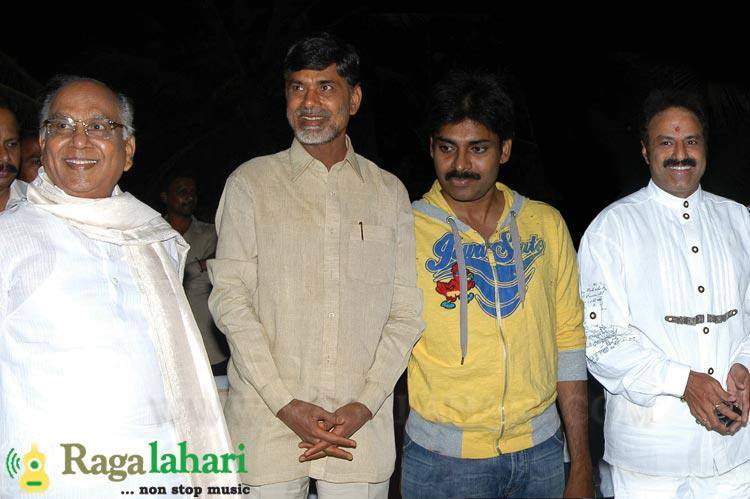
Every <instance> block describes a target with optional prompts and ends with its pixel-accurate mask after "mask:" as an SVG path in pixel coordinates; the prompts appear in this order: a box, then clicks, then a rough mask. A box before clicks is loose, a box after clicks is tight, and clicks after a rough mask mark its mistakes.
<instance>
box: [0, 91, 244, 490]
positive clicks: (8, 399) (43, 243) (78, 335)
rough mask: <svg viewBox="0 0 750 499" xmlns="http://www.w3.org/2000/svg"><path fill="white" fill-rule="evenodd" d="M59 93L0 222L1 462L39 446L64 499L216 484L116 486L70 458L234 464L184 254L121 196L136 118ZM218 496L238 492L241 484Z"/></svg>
mask: <svg viewBox="0 0 750 499" xmlns="http://www.w3.org/2000/svg"><path fill="white" fill-rule="evenodd" d="M58 83H59V84H58V85H57V88H56V89H55V90H53V91H52V92H51V93H50V94H49V95H48V96H47V98H46V100H45V102H44V105H43V108H42V111H41V120H40V121H41V127H40V144H41V150H42V163H43V165H44V167H43V169H41V170H40V172H39V176H38V178H37V179H36V180H34V182H33V183H32V184H30V185H29V187H28V192H27V200H26V201H22V202H20V203H17V204H15V205H14V206H12V207H11V208H10V209H9V210H7V211H6V212H5V213H4V214H3V216H2V217H0V234H3V235H6V234H11V235H12V237H2V238H0V260H2V262H3V264H2V267H0V435H2V438H1V439H0V441H2V444H3V451H5V450H6V449H10V448H13V449H16V450H17V451H18V453H19V454H21V455H23V453H25V452H27V451H28V449H29V448H31V446H32V444H36V446H37V448H38V449H39V451H40V452H42V453H45V454H46V456H47V460H46V465H47V469H46V475H47V477H51V483H50V484H49V490H50V492H52V491H54V493H55V497H66V498H67V497H120V496H121V493H122V491H123V490H130V489H132V488H134V486H136V485H137V486H138V487H143V486H164V487H166V488H167V489H168V490H169V489H171V487H172V486H174V485H179V484H183V485H188V484H193V485H197V484H202V483H206V482H212V481H216V480H211V476H210V475H201V474H188V475H174V474H166V475H164V474H159V473H156V474H155V473H145V474H139V475H138V476H137V478H134V479H133V483H132V484H129V485H128V486H123V485H122V484H117V483H114V482H112V481H110V480H107V477H104V476H97V475H96V474H95V473H92V471H96V470H95V469H94V467H92V466H91V463H88V460H89V459H91V458H90V457H83V456H82V455H81V452H79V451H78V450H76V451H75V452H72V453H71V454H72V455H74V456H77V457H78V458H80V459H79V460H78V461H76V460H75V459H73V460H72V461H71V459H69V457H70V456H68V457H66V456H65V454H68V453H69V451H64V449H63V448H61V447H62V446H61V444H64V443H76V444H80V445H81V446H83V447H84V448H85V449H86V450H87V451H88V453H89V454H101V455H104V456H112V455H115V454H116V455H123V454H129V455H131V456H132V455H133V454H140V455H141V456H143V457H144V460H145V461H146V462H148V463H150V462H151V461H150V460H151V457H150V455H149V454H150V453H151V450H152V449H153V444H151V443H152V442H155V443H156V448H157V449H158V453H159V454H162V455H163V454H164V453H167V452H170V453H172V454H177V453H178V452H177V451H178V447H181V442H183V441H184V442H185V444H184V446H185V447H186V448H187V449H189V452H190V453H192V454H195V455H197V456H203V455H205V454H207V453H213V454H217V455H218V454H224V453H228V452H231V451H230V449H231V446H230V443H229V437H228V433H227V430H226V425H225V423H224V419H223V416H222V414H221V409H220V406H219V401H218V397H217V394H216V390H215V387H214V384H213V380H212V377H211V371H210V367H209V364H208V359H207V357H206V353H205V350H204V348H203V344H202V341H201V336H200V332H199V330H198V328H197V326H196V324H195V321H194V320H193V317H192V314H191V313H190V308H189V306H188V303H187V300H186V298H185V295H184V292H183V290H182V283H181V281H182V279H181V273H182V271H183V269H184V265H185V255H186V253H187V249H188V248H187V245H186V243H185V242H184V240H183V239H182V237H181V236H180V235H179V234H178V233H177V232H175V231H174V230H173V229H172V228H171V227H170V226H169V224H168V223H167V222H166V221H165V220H164V219H163V218H162V217H161V215H160V214H159V213H158V212H156V211H154V210H152V209H151V208H149V207H148V206H146V205H145V204H143V203H141V202H140V201H138V200H137V199H136V198H134V197H133V196H131V195H130V194H128V193H123V192H122V191H120V189H119V188H118V187H117V182H118V181H119V179H120V177H121V176H122V174H123V172H125V171H127V170H129V169H130V168H131V167H132V165H133V154H134V153H135V136H134V135H133V125H132V122H133V111H132V106H131V104H130V102H129V100H128V99H127V98H126V97H125V96H124V95H122V94H117V93H115V92H113V91H112V90H111V89H110V88H109V87H107V86H106V85H105V84H103V83H101V82H99V81H96V80H92V79H88V78H80V77H66V78H62V79H59V82H58ZM150 444H151V445H150ZM188 462H190V461H188ZM86 463H88V466H89V467H88V468H87V467H86V466H82V465H84V464H86ZM159 464H161V462H160V463H159ZM109 466H110V467H113V466H115V464H114V462H113V461H111V460H110V461H109ZM147 467H148V468H150V466H147ZM100 468H101V467H100ZM105 468H106V467H105ZM38 471H39V470H37V472H38ZM63 471H65V474H63ZM71 471H72V473H70V472H71ZM87 471H88V474H85V473H86V472H87ZM98 471H100V472H101V471H102V470H101V469H100V470H98ZM232 471H234V470H232ZM104 472H106V469H105V470H104ZM110 479H111V477H110ZM22 481H23V480H22ZM221 481H222V482H225V483H227V484H231V485H236V484H237V483H238V482H237V481H236V476H234V474H233V473H230V474H224V475H221ZM44 483H46V482H44V481H43V480H41V479H40V480H34V481H33V482H32V481H29V483H26V482H24V484H25V485H24V487H25V490H31V489H29V488H28V487H31V488H32V489H33V487H35V486H38V487H40V488H41V487H44ZM35 484H36V485H35ZM20 485H22V484H19V480H18V478H16V479H15V480H12V479H9V478H8V476H7V475H5V474H2V477H0V497H16V496H18V495H19V494H20V491H19V486H20ZM216 485H219V484H216ZM203 490H206V488H205V487H204V489H203ZM31 491H33V490H31Z"/></svg>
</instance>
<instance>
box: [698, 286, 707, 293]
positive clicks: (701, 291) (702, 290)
mask: <svg viewBox="0 0 750 499" xmlns="http://www.w3.org/2000/svg"><path fill="white" fill-rule="evenodd" d="M705 290H706V288H704V287H703V286H698V292H699V293H703V292H704V291H705Z"/></svg>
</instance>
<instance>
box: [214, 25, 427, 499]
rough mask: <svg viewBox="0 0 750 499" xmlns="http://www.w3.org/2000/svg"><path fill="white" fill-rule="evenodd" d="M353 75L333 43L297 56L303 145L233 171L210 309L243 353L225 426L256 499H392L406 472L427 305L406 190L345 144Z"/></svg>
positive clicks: (295, 85)
mask: <svg viewBox="0 0 750 499" xmlns="http://www.w3.org/2000/svg"><path fill="white" fill-rule="evenodd" d="M311 47H313V48H317V49H319V53H322V54H323V57H322V61H321V59H319V60H317V62H315V61H313V62H310V59H309V57H308V55H309V49H310V48H311ZM342 52H344V53H345V59H346V64H344V63H343V62H342V61H341V60H339V59H338V58H337V57H341V53H342ZM331 54H333V55H331ZM352 54H353V57H352ZM353 61H354V62H353ZM354 63H356V64H354ZM355 65H356V66H358V58H357V56H356V52H354V50H353V48H352V47H351V46H348V45H345V44H342V43H341V42H339V41H338V40H336V39H335V38H333V37H331V36H330V35H327V34H322V35H317V36H314V37H310V38H308V39H305V40H302V41H300V42H298V43H297V44H295V45H294V46H293V47H292V48H291V49H290V51H289V53H288V55H287V58H286V60H285V80H286V97H287V116H288V118H289V122H290V125H291V126H292V128H293V130H294V132H295V137H296V138H295V139H294V141H293V142H292V146H291V148H290V149H287V150H285V151H281V152H279V153H277V154H273V155H269V156H264V157H259V158H254V159H252V160H250V161H248V162H246V163H244V164H243V165H241V166H240V167H239V168H238V169H237V170H235V172H234V173H233V174H232V175H231V176H230V177H229V179H228V180H227V184H226V187H225V190H224V194H223V196H222V200H221V203H220V205H219V211H218V213H217V217H216V221H217V228H218V233H219V243H218V246H217V252H216V259H215V260H212V261H209V270H210V273H211V277H212V282H213V285H214V289H213V292H212V293H211V297H210V300H209V306H210V308H211V311H212V313H213V316H214V318H215V319H216V321H217V324H218V326H219V328H220V329H221V330H222V331H223V332H224V333H225V334H226V335H227V337H228V340H229V344H230V347H231V351H232V355H231V361H230V365H229V369H228V371H229V382H230V392H229V400H228V402H227V405H226V407H225V414H226V417H227V422H228V425H229V428H230V433H231V436H232V438H233V440H234V441H241V442H245V443H246V444H247V447H248V449H249V453H248V454H249V455H248V459H249V463H248V472H247V473H246V474H244V475H243V479H244V480H245V481H246V482H248V483H250V484H252V485H254V486H256V487H255V488H254V493H255V494H256V495H255V497H259V496H260V494H261V493H262V494H264V495H263V497H306V493H307V483H308V477H312V478H316V479H318V494H319V496H320V497H321V498H325V497H331V494H344V495H342V496H341V497H344V496H346V497H353V498H356V497H387V493H388V479H389V477H390V476H391V474H392V472H393V468H394V460H395V446H394V438H393V437H394V436H393V418H392V402H393V397H392V392H393V387H394V384H395V383H396V381H397V379H398V378H399V376H400V375H401V373H402V372H403V370H404V368H405V366H406V363H407V361H408V358H409V353H410V351H411V347H412V346H413V344H414V343H415V342H416V340H417V339H418V337H419V334H420V332H421V330H422V327H423V322H422V320H421V317H420V314H421V294H420V292H419V290H418V289H417V287H416V270H415V259H414V229H413V219H412V214H411V210H410V206H409V199H408V196H407V193H406V190H405V189H404V187H403V185H402V184H401V182H400V181H399V180H398V179H397V178H396V177H394V176H393V175H391V174H389V173H387V172H385V171H383V170H381V169H380V168H378V167H377V166H376V165H375V164H374V163H372V162H371V161H368V160H367V159H366V158H364V157H362V156H359V155H358V154H356V153H355V152H354V148H353V147H352V144H351V141H350V140H349V139H348V137H347V136H346V133H345V132H346V125H347V123H348V119H349V116H351V115H353V114H354V113H356V111H357V109H358V107H359V103H360V101H361V97H362V91H361V89H360V87H359V82H358V68H356V67H353V66H355ZM354 442H356V447H355V446H354ZM331 444H335V445H331ZM251 496H253V495H252V494H251Z"/></svg>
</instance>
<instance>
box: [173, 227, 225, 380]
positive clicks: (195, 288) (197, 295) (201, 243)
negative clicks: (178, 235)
mask: <svg viewBox="0 0 750 499" xmlns="http://www.w3.org/2000/svg"><path fill="white" fill-rule="evenodd" d="M182 237H183V238H185V241H187V243H188V244H189V245H190V249H189V250H188V253H187V260H186V261H185V277H184V279H183V281H182V285H183V287H184V288H185V294H186V295H187V299H188V303H190V308H191V310H192V311H193V316H194V317H195V322H196V323H197V324H198V328H199V329H200V330H201V336H203V344H204V345H205V347H206V353H207V354H208V360H209V361H210V362H211V365H214V364H218V363H219V362H221V361H223V360H224V359H226V358H227V356H226V354H225V353H224V351H223V350H222V347H221V345H220V343H219V341H218V339H217V336H216V335H217V334H221V333H219V332H218V331H216V329H215V328H214V320H213V318H212V317H211V312H209V310H208V295H209V294H211V280H210V279H209V277H208V272H204V271H203V270H202V269H201V265H200V263H199V261H200V260H205V259H207V258H209V257H213V254H214V253H215V252H216V239H217V236H216V228H215V226H214V224H208V223H205V222H201V221H200V220H197V219H196V218H195V217H193V221H192V223H191V224H190V227H189V228H188V230H187V231H186V232H185V233H184V234H183V235H182Z"/></svg>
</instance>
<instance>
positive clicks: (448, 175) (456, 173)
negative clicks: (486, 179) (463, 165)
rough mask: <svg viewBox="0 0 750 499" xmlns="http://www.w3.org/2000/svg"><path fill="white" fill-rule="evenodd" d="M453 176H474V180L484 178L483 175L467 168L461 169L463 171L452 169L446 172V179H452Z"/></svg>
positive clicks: (460, 177) (459, 177) (458, 177)
mask: <svg viewBox="0 0 750 499" xmlns="http://www.w3.org/2000/svg"><path fill="white" fill-rule="evenodd" d="M452 178H457V179H462V178H472V179H474V180H479V179H481V178H482V176H481V175H479V174H478V173H476V172H472V171H467V170H461V171H458V170H451V171H449V172H448V173H446V174H445V180H450V179H452Z"/></svg>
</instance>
